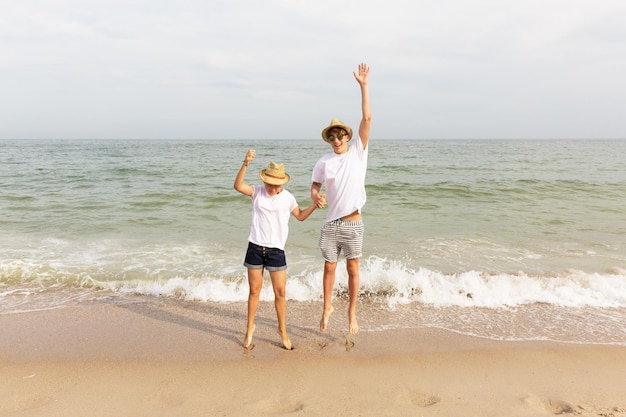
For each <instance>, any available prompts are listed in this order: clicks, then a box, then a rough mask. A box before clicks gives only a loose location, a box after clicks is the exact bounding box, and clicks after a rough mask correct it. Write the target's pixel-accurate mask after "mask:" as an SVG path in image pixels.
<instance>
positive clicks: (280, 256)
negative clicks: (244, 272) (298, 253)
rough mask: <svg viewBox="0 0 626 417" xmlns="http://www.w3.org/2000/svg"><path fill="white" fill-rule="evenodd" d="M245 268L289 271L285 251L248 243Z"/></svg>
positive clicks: (244, 262)
mask: <svg viewBox="0 0 626 417" xmlns="http://www.w3.org/2000/svg"><path fill="white" fill-rule="evenodd" d="M243 266H245V267H246V268H248V269H263V268H265V269H267V270H268V271H283V270H285V269H287V259H286V258H285V251H284V250H282V249H278V248H268V247H266V246H259V245H256V244H254V243H252V242H248V250H247V251H246V259H245V260H244V261H243Z"/></svg>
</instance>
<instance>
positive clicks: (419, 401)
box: [411, 395, 441, 407]
mask: <svg viewBox="0 0 626 417" xmlns="http://www.w3.org/2000/svg"><path fill="white" fill-rule="evenodd" d="M439 401H441V400H440V399H439V398H438V397H435V396H434V395H419V396H417V397H415V398H413V399H412V400H411V402H412V403H413V404H415V405H416V406H418V407H430V406H431V405H435V404H437V403H438V402H439Z"/></svg>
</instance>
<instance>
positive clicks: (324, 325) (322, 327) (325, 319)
mask: <svg viewBox="0 0 626 417" xmlns="http://www.w3.org/2000/svg"><path fill="white" fill-rule="evenodd" d="M333 311H335V308H334V307H333V306H330V308H329V309H328V310H324V312H323V313H322V319H321V320H320V332H325V331H326V328H327V327H328V319H329V318H330V315H331V314H333Z"/></svg>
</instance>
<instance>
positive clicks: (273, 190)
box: [263, 182, 283, 196]
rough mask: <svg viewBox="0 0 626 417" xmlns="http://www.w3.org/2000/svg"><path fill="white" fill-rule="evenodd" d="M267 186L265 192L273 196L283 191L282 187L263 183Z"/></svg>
mask: <svg viewBox="0 0 626 417" xmlns="http://www.w3.org/2000/svg"><path fill="white" fill-rule="evenodd" d="M263 184H264V185H265V191H267V193H268V194H269V195H271V196H275V195H276V194H278V193H280V192H281V191H282V190H283V188H282V187H283V186H282V185H272V184H268V183H266V182H264V183H263Z"/></svg>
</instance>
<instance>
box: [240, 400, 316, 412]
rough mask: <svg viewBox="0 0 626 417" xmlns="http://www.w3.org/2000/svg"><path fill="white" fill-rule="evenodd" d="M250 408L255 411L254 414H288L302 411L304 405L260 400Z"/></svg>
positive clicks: (296, 402)
mask: <svg viewBox="0 0 626 417" xmlns="http://www.w3.org/2000/svg"><path fill="white" fill-rule="evenodd" d="M251 408H252V410H253V411H255V414H257V413H261V414H270V415H276V414H290V413H297V412H300V411H302V410H303V409H304V404H303V403H301V402H299V401H285V402H279V401H275V400H262V401H258V402H256V403H254V404H251Z"/></svg>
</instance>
